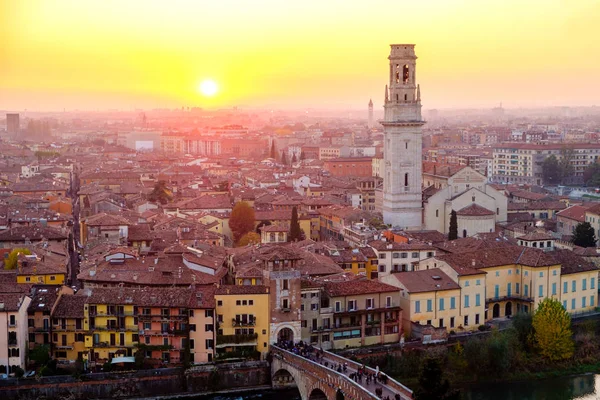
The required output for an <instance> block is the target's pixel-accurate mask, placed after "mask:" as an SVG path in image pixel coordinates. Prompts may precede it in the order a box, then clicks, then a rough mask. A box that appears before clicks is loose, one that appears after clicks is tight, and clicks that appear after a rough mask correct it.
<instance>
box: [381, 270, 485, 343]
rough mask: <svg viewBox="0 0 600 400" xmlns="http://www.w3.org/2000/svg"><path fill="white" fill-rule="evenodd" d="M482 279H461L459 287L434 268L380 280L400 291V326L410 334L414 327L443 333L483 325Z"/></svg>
mask: <svg viewBox="0 0 600 400" xmlns="http://www.w3.org/2000/svg"><path fill="white" fill-rule="evenodd" d="M480 275H481V277H480ZM484 277H485V274H482V273H479V274H478V275H474V276H462V277H461V281H462V282H461V283H462V284H460V285H459V284H458V283H457V282H455V281H454V280H453V279H452V278H450V277H449V276H448V275H447V274H445V273H444V272H443V271H442V270H441V269H438V268H434V269H424V270H421V271H411V272H399V273H394V274H391V275H388V276H385V277H383V278H381V280H382V281H383V282H387V283H389V284H390V285H393V286H396V287H398V288H399V289H400V307H401V308H402V315H403V327H404V330H405V332H407V334H409V335H410V334H412V333H413V328H414V327H415V326H414V324H416V325H426V326H431V327H434V328H445V330H446V331H447V332H449V331H469V330H476V329H477V328H478V327H479V325H481V324H483V323H484V313H485V302H484V298H485V280H484V279H481V278H484ZM467 282H468V283H467ZM477 283H479V284H477ZM463 285H466V288H465V287H463Z"/></svg>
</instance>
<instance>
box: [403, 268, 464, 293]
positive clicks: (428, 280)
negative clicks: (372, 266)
mask: <svg viewBox="0 0 600 400" xmlns="http://www.w3.org/2000/svg"><path fill="white" fill-rule="evenodd" d="M392 276H393V277H394V278H396V279H397V280H398V281H399V282H400V283H402V286H404V287H405V288H406V290H407V291H408V292H409V293H419V292H432V291H440V290H454V289H460V286H459V285H458V284H457V283H456V282H454V281H453V280H452V279H451V278H450V277H449V276H448V275H446V274H445V273H444V271H442V270H441V269H439V268H433V269H424V270H420V271H410V272H397V273H393V274H392Z"/></svg>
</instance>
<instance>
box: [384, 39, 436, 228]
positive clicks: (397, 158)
mask: <svg viewBox="0 0 600 400" xmlns="http://www.w3.org/2000/svg"><path fill="white" fill-rule="evenodd" d="M388 58H389V60H390V72H389V79H390V84H389V89H388V87H387V86H386V88H385V104H384V110H385V116H384V120H383V121H382V122H381V124H382V125H383V127H384V129H383V135H384V144H383V149H384V151H383V154H384V169H385V171H384V175H383V220H384V222H385V223H386V224H391V225H392V226H394V227H400V228H403V229H415V230H418V229H421V226H422V205H421V201H422V199H421V171H422V165H421V162H422V155H421V153H422V149H421V143H422V132H421V127H422V126H423V125H424V124H425V122H424V121H423V120H422V118H421V94H420V89H419V87H418V86H417V84H416V61H417V56H416V55H415V45H414V44H393V45H391V53H390V56H389V57H388Z"/></svg>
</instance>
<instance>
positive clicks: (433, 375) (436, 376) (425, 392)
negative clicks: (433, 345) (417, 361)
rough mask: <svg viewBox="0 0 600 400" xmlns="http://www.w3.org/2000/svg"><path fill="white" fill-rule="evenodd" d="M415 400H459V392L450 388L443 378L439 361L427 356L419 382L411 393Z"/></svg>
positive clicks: (446, 380)
mask: <svg viewBox="0 0 600 400" xmlns="http://www.w3.org/2000/svg"><path fill="white" fill-rule="evenodd" d="M413 395H414V399H415V400H459V399H460V392H459V391H457V390H452V389H451V388H450V382H448V379H444V377H443V374H442V367H441V365H440V361H439V360H437V359H435V358H427V359H426V360H425V362H424V364H423V368H422V369H421V372H420V374H419V384H418V387H417V389H416V390H415V391H414V393H413Z"/></svg>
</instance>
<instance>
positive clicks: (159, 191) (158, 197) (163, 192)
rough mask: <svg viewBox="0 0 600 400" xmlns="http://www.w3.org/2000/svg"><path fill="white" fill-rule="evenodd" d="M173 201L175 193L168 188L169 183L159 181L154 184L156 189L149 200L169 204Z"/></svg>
mask: <svg viewBox="0 0 600 400" xmlns="http://www.w3.org/2000/svg"><path fill="white" fill-rule="evenodd" d="M172 199H173V193H172V192H171V191H170V190H169V188H167V182H165V181H158V182H156V183H155V184H154V189H152V192H150V194H149V195H148V200H150V201H154V202H159V203H160V204H167V203H168V202H169V201H170V200H172Z"/></svg>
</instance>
